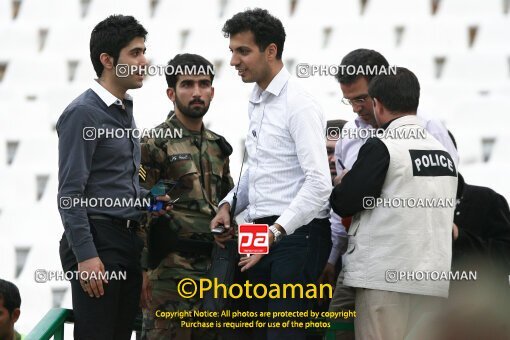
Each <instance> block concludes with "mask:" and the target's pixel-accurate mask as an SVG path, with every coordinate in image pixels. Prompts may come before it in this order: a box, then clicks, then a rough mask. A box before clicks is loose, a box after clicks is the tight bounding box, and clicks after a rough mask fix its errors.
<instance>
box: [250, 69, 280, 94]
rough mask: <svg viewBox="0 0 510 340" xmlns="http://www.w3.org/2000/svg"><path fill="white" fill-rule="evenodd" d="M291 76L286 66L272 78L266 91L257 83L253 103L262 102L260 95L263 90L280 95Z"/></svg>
mask: <svg viewBox="0 0 510 340" xmlns="http://www.w3.org/2000/svg"><path fill="white" fill-rule="evenodd" d="M289 78H290V73H289V71H287V69H286V68H285V66H284V67H282V69H281V70H280V72H278V73H277V74H276V76H274V78H273V80H271V82H270V83H269V85H268V86H267V88H266V90H265V91H264V90H262V89H261V88H260V87H259V85H258V84H255V86H254V87H253V91H252V94H251V98H250V102H252V103H258V102H260V95H261V94H262V92H269V93H271V94H273V95H275V96H277V97H278V96H279V95H280V93H281V92H282V90H283V88H284V87H285V85H286V84H287V82H288V81H289Z"/></svg>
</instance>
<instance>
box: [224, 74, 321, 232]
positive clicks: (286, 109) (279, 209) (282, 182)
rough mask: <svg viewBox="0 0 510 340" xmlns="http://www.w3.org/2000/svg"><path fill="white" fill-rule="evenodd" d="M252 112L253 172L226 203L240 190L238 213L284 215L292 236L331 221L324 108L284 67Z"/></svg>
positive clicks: (257, 92) (258, 92)
mask: <svg viewBox="0 0 510 340" xmlns="http://www.w3.org/2000/svg"><path fill="white" fill-rule="evenodd" d="M248 113H249V118H250V125H249V130H248V135H247V137H246V143H245V145H246V150H247V154H248V169H247V170H246V171H245V172H244V174H243V176H242V177H241V180H240V182H239V183H238V186H236V187H235V188H234V189H233V190H232V191H231V192H230V193H229V194H228V195H227V197H226V198H225V199H224V200H223V201H222V202H220V204H221V203H224V202H229V203H230V204H231V205H232V197H233V194H234V192H235V191H236V190H237V187H239V193H238V201H237V207H236V212H235V213H236V214H238V213H239V212H241V211H243V210H244V209H246V208H248V214H247V219H248V220H254V219H257V218H262V217H268V216H275V215H276V216H280V217H279V218H278V220H277V221H276V223H278V224H280V225H281V226H282V227H283V228H284V229H285V231H286V232H287V234H292V233H293V232H294V231H295V230H296V229H297V228H299V227H300V226H302V225H306V224H308V223H309V222H310V221H311V220H313V219H314V218H327V217H328V216H329V204H328V196H329V193H330V192H331V175H330V173H329V166H328V158H327V153H326V143H325V138H324V135H325V132H326V131H325V130H326V120H325V117H324V114H323V112H322V110H321V109H320V107H319V105H318V104H317V103H316V102H315V100H314V99H313V98H312V97H311V96H310V95H309V94H308V93H306V92H305V91H304V90H303V89H302V88H301V86H300V85H299V84H297V83H296V81H295V80H294V79H292V78H291V77H290V73H289V72H288V71H287V70H286V69H285V68H282V70H280V72H279V73H278V74H277V75H276V76H275V77H274V78H273V80H272V81H271V83H270V84H269V86H268V87H267V89H266V90H262V89H261V88H260V87H259V86H258V85H255V86H254V88H253V91H252V94H251V98H250V103H249V109H248Z"/></svg>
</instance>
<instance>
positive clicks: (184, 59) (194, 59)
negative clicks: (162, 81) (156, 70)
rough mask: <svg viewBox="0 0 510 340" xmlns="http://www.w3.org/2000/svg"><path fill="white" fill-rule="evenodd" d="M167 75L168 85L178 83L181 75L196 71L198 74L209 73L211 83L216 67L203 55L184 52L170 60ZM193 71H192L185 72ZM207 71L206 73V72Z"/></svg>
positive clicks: (172, 85) (171, 85)
mask: <svg viewBox="0 0 510 340" xmlns="http://www.w3.org/2000/svg"><path fill="white" fill-rule="evenodd" d="M167 65H168V67H167V68H166V71H167V72H165V76H166V83H167V84H168V87H173V88H175V86H176V85H177V81H178V77H179V75H184V74H190V75H193V73H194V72H195V71H196V73H195V74H196V75H209V76H210V77H211V84H212V82H213V80H214V67H213V64H211V62H210V61H209V60H207V59H205V58H204V57H202V56H201V55H198V54H191V53H184V54H177V55H176V56H175V57H173V58H172V59H171V60H170V61H169V62H168V64H167ZM184 71H192V72H189V73H188V72H184ZM204 72H205V73H204Z"/></svg>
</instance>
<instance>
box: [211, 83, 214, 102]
mask: <svg viewBox="0 0 510 340" xmlns="http://www.w3.org/2000/svg"><path fill="white" fill-rule="evenodd" d="M213 98H214V87H212V86H211V100H213Z"/></svg>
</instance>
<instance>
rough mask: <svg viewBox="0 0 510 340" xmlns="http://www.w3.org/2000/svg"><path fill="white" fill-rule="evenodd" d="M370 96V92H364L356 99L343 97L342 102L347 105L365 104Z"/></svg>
mask: <svg viewBox="0 0 510 340" xmlns="http://www.w3.org/2000/svg"><path fill="white" fill-rule="evenodd" d="M367 98H368V94H364V95H361V96H359V97H358V98H355V99H347V98H342V103H344V104H345V105H351V106H352V105H363V104H364V103H365V101H366V100H367Z"/></svg>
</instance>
